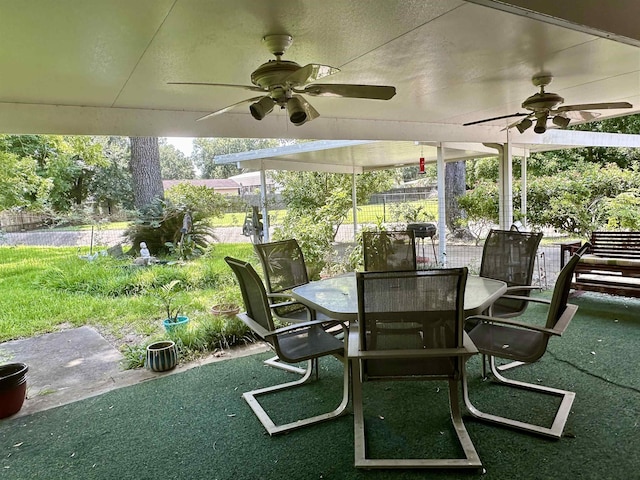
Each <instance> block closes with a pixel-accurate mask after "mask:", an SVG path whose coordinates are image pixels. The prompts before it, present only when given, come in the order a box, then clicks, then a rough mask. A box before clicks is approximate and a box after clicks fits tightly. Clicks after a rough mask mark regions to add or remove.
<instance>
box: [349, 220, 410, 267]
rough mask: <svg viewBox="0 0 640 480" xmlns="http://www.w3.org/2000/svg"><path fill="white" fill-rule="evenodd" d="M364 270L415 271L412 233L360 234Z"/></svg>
mask: <svg viewBox="0 0 640 480" xmlns="http://www.w3.org/2000/svg"><path fill="white" fill-rule="evenodd" d="M362 246H363V252H364V269H365V271H367V272H371V271H375V272H384V271H399V270H415V269H416V241H415V236H414V231H413V230H409V231H388V232H387V231H381V232H362Z"/></svg>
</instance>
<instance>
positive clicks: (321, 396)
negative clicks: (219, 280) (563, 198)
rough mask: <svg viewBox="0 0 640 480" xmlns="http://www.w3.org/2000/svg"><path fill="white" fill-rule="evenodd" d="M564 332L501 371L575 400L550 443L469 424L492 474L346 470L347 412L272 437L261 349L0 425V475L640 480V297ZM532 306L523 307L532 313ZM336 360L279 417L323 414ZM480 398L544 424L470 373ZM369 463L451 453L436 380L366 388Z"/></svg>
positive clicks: (591, 299) (332, 392)
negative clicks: (249, 401)
mask: <svg viewBox="0 0 640 480" xmlns="http://www.w3.org/2000/svg"><path fill="white" fill-rule="evenodd" d="M571 301H572V302H574V303H576V304H578V305H579V306H580V310H579V312H578V315H577V317H576V318H575V319H574V321H573V323H572V324H571V325H570V327H569V329H568V331H567V333H566V335H565V336H564V337H563V338H560V339H553V340H552V341H551V343H550V349H549V350H550V351H549V353H548V354H547V355H546V356H545V357H544V358H543V359H542V360H541V361H540V362H538V363H537V364H535V365H530V366H526V367H522V368H519V369H516V370H513V371H512V372H510V373H509V374H508V375H509V376H511V377H514V378H519V379H523V380H526V381H532V382H540V383H542V384H546V385H550V386H557V387H560V388H566V389H569V390H573V391H575V392H576V401H575V403H574V405H573V409H572V414H571V416H570V417H569V421H568V422H567V426H566V428H565V436H564V437H563V438H562V439H560V440H558V441H555V440H548V439H545V438H541V437H537V436H533V435H529V434H525V433H520V432H517V431H515V430H510V429H506V428H501V427H498V426H492V425H489V424H484V423H480V422H478V421H476V420H473V419H471V418H470V417H465V423H466V425H467V428H468V430H469V433H470V435H471V438H472V439H473V442H474V444H475V446H476V448H477V450H478V453H479V455H480V458H481V459H482V461H483V463H484V465H485V468H486V471H487V472H486V474H484V475H481V474H480V473H479V472H476V471H470V472H465V471H460V470H456V471H442V470H440V471H433V470H423V471H420V470H418V471H408V470H399V471H378V470H368V471H363V470H356V469H355V468H354V467H353V417H352V415H351V414H347V415H345V416H343V417H342V418H340V419H337V420H333V421H331V422H327V423H324V424H320V425H315V426H311V427H307V428H304V429H302V430H299V431H294V432H291V433H289V434H287V435H283V436H277V437H269V435H267V434H266V433H265V431H264V429H263V427H262V425H261V424H260V423H259V422H258V420H257V419H256V418H255V416H254V415H253V413H252V411H251V410H250V409H249V407H248V406H247V405H246V403H245V402H244V400H243V399H242V397H241V394H242V392H244V391H247V390H250V389H254V388H257V387H260V386H267V385H271V384H275V383H278V382H283V381H287V380H290V379H292V378H295V376H294V375H293V374H290V373H286V372H283V371H280V370H276V369H273V368H270V367H266V366H264V365H263V364H262V361H263V360H264V359H266V358H268V355H267V354H261V355H256V356H251V357H245V358H238V359H233V360H228V361H224V362H219V363H214V364H209V365H206V366H203V367H198V368H194V369H192V370H188V371H185V372H184V373H180V374H177V375H171V376H165V377H162V378H158V379H157V380H153V381H148V382H145V383H141V384H138V385H135V386H131V387H127V388H122V389H120V390H115V391H112V392H109V393H106V394H103V395H100V396H97V397H93V398H89V399H86V400H82V401H79V402H76V403H73V404H69V405H65V406H63V407H59V408H55V409H52V410H48V411H44V412H39V413H36V414H33V415H30V416H26V417H20V418H16V419H7V420H4V421H1V422H0V449H1V453H2V461H1V464H0V478H2V479H5V478H6V479H34V478H42V479H65V480H66V479H82V480H88V479H220V480H223V479H233V480H243V479H266V480H272V479H273V480H276V479H288V480H297V479H300V480H308V479H365V478H366V479H369V478H370V479H419V478H436V479H437V478H441V479H459V478H470V479H474V478H476V479H480V478H482V479H483V480H484V479H487V480H490V479H548V478H562V479H564V478H567V479H569V478H571V479H574V478H576V479H598V480H600V479H625V480H626V479H632V478H639V477H640V473H639V472H640V453H639V452H640V450H639V447H638V441H639V439H640V431H639V430H640V426H639V418H640V374H639V373H638V366H637V364H638V351H639V350H638V349H639V345H640V319H639V318H638V317H639V314H640V301H637V300H629V299H618V298H613V297H607V296H604V295H595V294H586V295H583V296H582V297H579V298H575V299H572V300H571ZM535 311H536V310H533V309H531V310H530V312H529V314H528V316H529V317H532V316H533V314H534V313H535ZM340 365H341V364H340V363H339V362H338V361H337V360H335V359H333V358H328V359H324V360H323V361H321V369H322V372H321V376H320V381H319V382H315V383H312V384H310V385H308V386H305V387H303V388H302V389H297V390H294V391H293V392H285V393H281V394H277V396H274V397H273V398H269V399H268V400H269V401H267V402H265V405H267V406H268V407H269V409H273V410H274V411H275V412H276V414H274V415H275V416H276V417H277V419H279V420H284V419H292V418H295V416H296V415H304V414H305V413H313V412H315V413H318V412H320V411H321V409H323V408H324V409H326V410H328V409H331V408H333V407H334V406H335V405H337V403H338V402H339V398H340V394H341V392H340V388H341V386H340V380H341V370H340ZM469 372H470V377H471V378H472V380H471V382H470V383H471V384H470V387H471V393H472V398H473V400H474V402H476V403H477V404H478V406H481V407H484V408H486V409H487V410H492V411H494V412H496V413H500V414H509V415H513V416H515V417H517V418H529V419H532V420H538V421H545V419H549V418H550V416H549V411H548V410H549V408H545V406H546V407H550V406H554V405H553V403H554V402H553V401H551V402H549V400H548V399H546V398H542V399H541V398H540V397H539V396H533V395H532V394H530V393H521V392H519V391H515V390H513V389H509V388H505V387H500V386H496V385H495V384H493V383H492V382H489V381H486V382H482V381H481V380H480V379H479V378H478V377H479V360H478V359H477V358H474V359H473V360H472V361H471V362H470V365H469ZM365 398H366V402H365V407H366V410H365V415H366V423H367V429H368V436H369V441H370V442H369V446H370V451H371V454H372V455H387V456H395V457H401V456H403V455H414V456H418V455H434V456H438V455H443V456H448V455H457V454H458V449H459V448H458V446H457V444H456V442H455V435H454V434H453V432H452V430H451V427H450V421H449V419H448V412H447V405H448V403H447V391H446V388H445V385H444V384H441V383H439V382H393V383H391V382H380V383H369V384H366V385H365Z"/></svg>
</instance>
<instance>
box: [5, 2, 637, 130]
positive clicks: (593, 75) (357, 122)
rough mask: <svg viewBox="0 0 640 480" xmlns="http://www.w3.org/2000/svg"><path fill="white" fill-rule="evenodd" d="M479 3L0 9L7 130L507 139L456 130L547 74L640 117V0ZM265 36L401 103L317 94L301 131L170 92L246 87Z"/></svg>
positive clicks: (577, 97) (514, 105)
mask: <svg viewBox="0 0 640 480" xmlns="http://www.w3.org/2000/svg"><path fill="white" fill-rule="evenodd" d="M477 2H478V3H484V4H485V5H489V7H492V8H488V7H487V6H485V5H478V4H476V3H471V2H467V1H462V0H430V1H429V0H351V1H348V2H347V1H344V0H323V1H321V2H320V1H317V0H299V1H296V2H291V1H283V0H260V1H256V0H136V1H130V0H65V1H64V2H52V1H50V0H31V1H29V2H2V3H1V4H0V18H3V19H4V22H3V28H2V29H0V45H2V48H0V62H1V64H2V66H3V75H2V79H0V132H2V133H64V134H92V135H93V134H98V135H128V136H131V135H151V136H189V137H222V136H224V137H253V138H256V137H260V138H298V139H318V140H324V139H326V140H335V139H345V140H353V139H367V140H404V141H413V140H421V141H445V142H452V141H468V142H504V141H506V134H505V132H504V131H503V130H502V129H503V128H504V126H505V125H506V124H507V123H508V121H504V120H503V121H496V122H492V123H491V124H488V125H483V126H478V127H462V124H463V123H465V122H470V121H474V120H479V119H481V118H485V117H490V116H497V115H506V114H511V113H514V112H519V111H522V109H521V107H520V104H521V103H522V101H523V100H524V99H525V98H526V97H528V96H529V95H531V94H533V93H535V91H536V89H535V88H534V87H533V85H532V84H531V81H530V79H531V77H532V75H534V74H536V73H539V72H540V71H541V70H546V71H549V72H550V73H552V74H553V75H554V80H553V83H552V84H551V86H550V87H549V88H548V90H549V91H553V92H556V93H558V94H560V95H561V96H563V97H564V98H565V100H566V101H565V103H567V104H576V103H591V102H610V101H629V102H631V103H632V104H633V105H634V108H633V109H632V110H623V111H619V110H618V111H616V110H611V111H602V113H603V117H604V116H605V115H606V116H615V115H620V114H629V113H633V112H640V50H639V49H638V45H640V40H639V37H640V34H639V33H637V27H634V28H630V20H629V19H631V18H633V19H635V18H637V17H638V15H639V14H640V4H638V3H637V1H635V0H617V1H611V2H602V1H596V0H581V1H580V2H579V4H580V9H576V8H571V5H576V3H575V2H552V1H549V0H538V1H535V2H530V1H527V2H524V1H522V0H512V1H511V2H493V1H490V0H477ZM514 4H515V6H514ZM520 5H522V6H524V7H526V8H529V9H535V10H537V11H538V12H541V13H538V12H536V11H531V10H523V9H522V8H521V7H520ZM504 9H509V10H510V11H503V10H504ZM575 10H580V11H579V12H577V11H575ZM513 12H515V13H513ZM634 25H635V24H634ZM270 33H289V34H291V35H293V37H294V42H293V45H292V46H291V48H290V49H289V51H288V52H287V53H286V55H285V57H284V58H285V59H288V60H294V61H296V62H298V63H299V64H301V65H304V64H306V63H311V62H316V63H323V64H328V65H332V66H336V67H339V68H341V69H342V71H341V72H340V73H338V74H336V75H334V76H331V77H328V78H326V79H324V80H323V82H325V83H351V82H353V83H371V84H383V85H394V86H395V87H396V88H397V92H398V93H397V95H396V96H395V97H394V98H393V99H391V100H390V101H375V100H362V99H337V98H319V97H309V98H308V100H309V101H310V102H311V103H312V104H313V106H314V107H315V108H316V109H317V110H318V111H319V112H320V115H321V117H320V118H318V119H316V120H314V121H312V122H309V123H307V124H305V125H303V126H301V127H296V126H293V125H292V124H291V123H290V122H289V121H288V119H287V118H286V115H285V112H274V113H272V114H271V115H269V116H268V117H267V118H265V119H264V120H262V121H260V122H258V121H256V120H254V119H253V118H252V117H251V116H250V114H249V112H248V108H247V107H246V106H244V107H242V108H238V109H234V110H232V111H230V112H228V113H226V114H223V115H221V116H218V117H214V118H211V119H210V120H206V121H202V122H196V119H197V118H199V117H201V116H202V115H204V114H206V113H208V112H211V111H213V110H215V109H218V108H221V107H223V106H226V105H229V104H231V103H234V102H237V101H240V100H242V99H244V98H248V97H251V96H254V95H253V94H252V92H247V91H244V90H241V89H233V88H225V87H218V88H216V87H196V86H177V85H168V84H167V82H170V81H202V82H218V83H234V84H245V85H246V84H248V83H249V82H250V79H249V77H250V74H251V72H252V71H253V70H254V69H255V68H257V67H258V66H259V65H260V64H262V63H264V62H266V61H267V60H269V59H270V58H272V57H271V55H270V54H269V53H268V52H267V50H266V49H265V48H264V47H263V45H261V42H260V39H261V38H262V37H263V36H264V35H266V34H270ZM607 37H610V38H607ZM612 38H613V39H616V40H619V41H615V40H612ZM517 135H519V134H517V132H516V137H517ZM434 137H437V138H434ZM516 139H517V138H515V137H514V138H513V139H512V140H514V141H515V140H516Z"/></svg>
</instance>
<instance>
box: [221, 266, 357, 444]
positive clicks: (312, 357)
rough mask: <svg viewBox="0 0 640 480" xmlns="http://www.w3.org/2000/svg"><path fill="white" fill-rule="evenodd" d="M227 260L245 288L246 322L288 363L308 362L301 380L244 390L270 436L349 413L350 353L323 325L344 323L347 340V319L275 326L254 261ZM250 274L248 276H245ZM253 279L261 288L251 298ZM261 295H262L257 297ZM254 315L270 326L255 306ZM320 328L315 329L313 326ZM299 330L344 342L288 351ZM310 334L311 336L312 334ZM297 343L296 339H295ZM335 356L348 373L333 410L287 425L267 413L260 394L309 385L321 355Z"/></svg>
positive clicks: (345, 375)
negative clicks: (348, 362) (347, 356)
mask: <svg viewBox="0 0 640 480" xmlns="http://www.w3.org/2000/svg"><path fill="white" fill-rule="evenodd" d="M225 261H226V262H227V264H228V265H229V266H230V267H231V269H232V270H233V272H234V273H235V275H236V277H237V278H238V282H239V283H240V289H241V291H242V297H243V300H244V303H245V307H246V308H247V310H248V311H246V312H242V313H239V314H238V315H236V316H237V318H238V319H240V320H241V321H242V322H243V323H244V324H245V325H247V326H248V327H249V328H250V329H251V330H252V331H253V332H254V333H255V334H256V335H257V336H258V337H260V338H261V339H263V340H264V341H266V342H267V343H268V344H269V345H270V346H271V347H272V348H273V349H274V350H275V351H276V354H277V355H278V357H279V358H281V359H282V360H283V361H285V362H289V363H298V362H302V361H305V360H306V362H307V368H306V369H305V373H304V376H303V377H302V378H300V379H298V380H295V381H292V382H286V383H283V384H279V385H274V386H270V387H265V388H259V389H257V390H252V391H249V392H245V393H243V395H242V396H243V398H244V399H245V401H246V402H247V403H248V404H249V407H251V409H252V410H253V412H254V413H255V415H256V416H257V417H258V420H260V423H262V425H263V426H264V427H265V429H266V430H267V432H268V433H269V435H276V434H279V433H284V432H288V431H291V430H294V429H298V428H301V427H305V426H307V425H311V424H314V423H318V422H323V421H326V420H331V419H333V418H336V417H339V416H340V415H342V414H343V413H344V412H345V409H346V407H347V404H348V403H349V368H348V365H347V361H346V358H345V356H344V354H345V352H346V345H344V346H342V343H341V342H339V341H338V340H337V339H336V338H335V337H334V336H333V335H331V334H330V333H327V332H326V331H325V330H324V329H322V328H320V327H322V326H324V325H325V324H327V323H332V324H334V325H340V326H341V327H342V330H343V332H344V335H345V337H344V338H345V341H348V340H347V333H346V332H347V327H346V325H345V324H344V323H343V322H339V321H336V320H331V321H330V322H327V321H326V320H313V321H309V322H304V323H296V324H292V325H289V326H286V327H282V328H277V329H276V328H275V326H274V324H273V317H272V314H271V308H270V304H269V300H268V299H267V294H266V291H265V288H264V284H263V283H262V280H261V279H260V277H259V276H258V274H257V273H256V271H255V270H254V269H253V267H252V266H251V264H250V263H248V262H244V261H242V260H238V259H235V258H232V257H225ZM244 275H246V276H247V278H245V277H244ZM247 280H248V281H249V282H253V283H254V287H255V288H256V289H257V290H258V292H259V295H257V296H256V295H254V296H253V297H249V292H248V286H247V285H246V284H245V282H246V281H247ZM257 297H260V298H257ZM254 307H255V311H253V315H254V316H255V315H260V316H263V320H264V323H266V325H268V328H266V327H265V325H263V324H262V323H261V322H259V321H258V320H256V319H255V318H252V316H251V314H250V313H249V312H250V311H251V310H252V309H254ZM314 328H315V329H316V330H313V329H314ZM297 332H300V333H303V334H304V333H306V332H308V333H312V332H315V333H316V334H317V335H319V336H321V337H324V336H326V338H327V339H330V340H331V344H333V345H340V348H339V349H338V348H335V347H334V348H331V349H329V350H326V349H325V350H318V349H315V351H311V350H306V351H302V352H300V350H304V349H299V350H296V352H297V353H294V352H293V351H291V352H290V351H287V350H286V348H284V347H283V345H284V344H286V342H287V340H288V341H291V338H292V336H295V334H296V333H297ZM308 337H310V335H309V336H308ZM294 342H295V340H294ZM300 345H301V344H300V342H298V343H297V346H298V347H300ZM328 355H333V356H336V358H338V359H339V360H340V361H341V362H342V363H343V364H344V373H343V393H342V399H341V401H340V403H339V405H338V406H337V407H336V408H335V409H334V410H332V411H330V412H327V413H323V414H320V415H315V416H313V417H309V418H304V419H300V420H296V421H294V422H289V423H286V424H281V425H277V424H276V423H275V422H274V421H273V420H272V419H271V417H270V416H269V414H268V413H267V412H266V410H265V409H264V408H263V407H262V405H261V404H260V402H259V401H258V397H259V396H261V395H267V394H270V393H274V392H279V391H283V390H287V389H290V388H295V387H298V386H301V385H303V384H305V383H306V382H307V381H308V380H309V379H310V378H311V375H312V373H313V370H314V366H315V370H316V376H317V374H318V369H317V360H318V358H320V357H323V356H328Z"/></svg>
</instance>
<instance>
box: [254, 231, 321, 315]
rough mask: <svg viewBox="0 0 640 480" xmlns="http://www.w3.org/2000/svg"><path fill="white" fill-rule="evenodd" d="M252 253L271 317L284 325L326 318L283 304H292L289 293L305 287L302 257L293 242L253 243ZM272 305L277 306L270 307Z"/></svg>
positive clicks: (304, 270) (300, 251)
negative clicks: (262, 282)
mask: <svg viewBox="0 0 640 480" xmlns="http://www.w3.org/2000/svg"><path fill="white" fill-rule="evenodd" d="M253 249H254V250H255V252H256V254H257V255H258V259H259V260H260V264H261V265H262V272H263V274H264V279H265V284H266V285H265V286H266V290H267V297H268V298H269V301H270V303H271V304H272V313H273V316H274V317H275V318H277V319H278V320H281V321H283V322H285V323H295V322H306V321H308V320H316V319H318V320H322V319H323V318H325V319H326V318H327V317H326V316H322V315H320V314H318V313H316V312H315V311H313V310H310V309H309V308H307V307H305V306H304V305H302V304H299V303H295V304H294V305H291V304H288V303H286V302H287V301H291V300H292V298H291V296H290V295H289V291H290V290H291V289H293V288H295V287H298V286H300V285H304V284H306V283H309V276H308V273H307V265H306V263H305V261H304V255H303V253H302V249H301V248H300V245H299V244H298V242H297V241H296V240H295V239H293V238H292V239H289V240H281V241H277V242H269V243H256V244H254V245H253ZM283 302H284V304H283ZM273 304H277V305H279V306H275V307H274V306H273ZM319 315H320V317H319ZM318 317H319V318H318Z"/></svg>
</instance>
